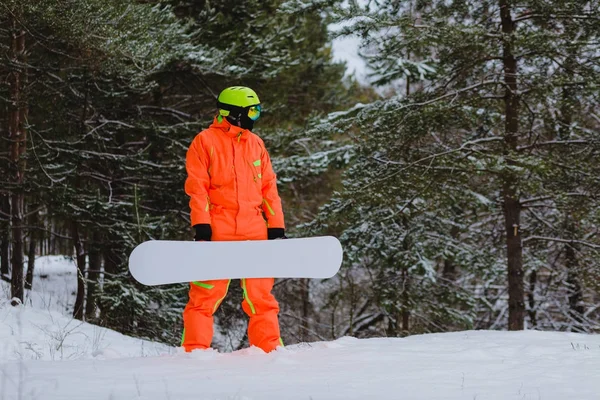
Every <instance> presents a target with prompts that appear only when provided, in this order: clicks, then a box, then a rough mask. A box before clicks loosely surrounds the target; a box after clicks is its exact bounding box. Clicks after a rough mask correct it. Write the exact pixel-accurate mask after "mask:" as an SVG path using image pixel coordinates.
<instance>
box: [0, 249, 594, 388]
mask: <svg viewBox="0 0 600 400" xmlns="http://www.w3.org/2000/svg"><path fill="white" fill-rule="evenodd" d="M50 261H51V260H48V262H49V263H50ZM55 265H56V270H59V269H60V268H59V266H60V265H62V266H63V267H64V262H63V264H61V263H60V262H59V263H57V264H55ZM69 268H70V267H65V268H64V269H63V275H64V276H63V281H64V280H65V279H67V278H66V277H68V276H69V275H70V274H71V273H69V272H68V271H69ZM52 275H53V272H52V270H51V269H50V270H49V271H48V278H47V279H50V276H52ZM56 275H58V274H56ZM72 278H74V275H73V276H72ZM67 280H68V279H67ZM57 282H61V281H60V280H58V279H57ZM60 284H62V283H60ZM70 284H71V283H69V284H68V285H70ZM57 285H58V284H57ZM68 285H67V286H65V287H70V286H68ZM50 286H52V285H50ZM36 287H39V286H34V293H35V292H36ZM0 289H2V290H0V292H6V284H4V283H3V284H2V287H1V288H0ZM46 289H49V288H48V285H46ZM55 289H56V288H54V289H52V290H51V291H52V293H53V296H55V298H60V297H61V296H60V293H59V290H55ZM37 295H38V296H39V298H40V299H45V297H46V296H47V295H45V294H44V293H43V292H38V293H37ZM4 297H5V298H6V300H1V301H0V400H12V399H15V400H16V399H18V400H25V399H43V400H45V399H61V400H62V399H115V400H117V399H195V400H196V399H204V400H208V399H211V400H217V399H219V400H257V399H265V400H276V399H277V400H280V399H298V400H300V399H302V400H310V399H312V400H327V399H386V400H387V399H452V400H454V399H465V400H467V399H468V400H473V399H477V400H482V399H502V400H503V399H531V400H539V399H541V400H549V399H550V400H552V399H555V400H559V399H560V400H564V399H577V400H588V399H589V400H596V399H600V335H582V334H575V333H559V332H537V331H523V332H489V331H468V332H456V333H443V334H430V335H419V336H411V337H408V338H403V339H400V338H379V339H360V340H359V339H354V338H349V337H346V338H341V339H338V340H336V341H332V342H318V343H309V344H298V345H291V346H288V347H286V348H285V349H280V350H278V351H275V352H273V353H270V354H265V353H263V352H262V351H261V350H259V349H256V348H250V349H244V350H240V351H236V352H232V353H218V352H216V351H204V352H194V353H191V354H186V353H182V352H181V351H180V350H179V349H175V348H172V347H168V346H165V345H161V344H157V343H151V342H147V341H141V340H138V339H133V338H129V337H126V336H123V335H121V334H119V333H116V332H113V331H110V330H107V329H104V328H99V327H95V326H93V325H89V324H86V323H81V322H79V321H74V320H72V319H71V318H70V317H69V316H68V315H63V314H61V313H60V312H58V311H57V310H56V309H52V308H53V306H52V304H57V303H58V301H57V302H54V303H50V305H48V300H43V301H42V300H40V302H36V301H35V300H33V301H32V302H31V303H32V304H33V306H29V305H25V306H22V307H16V308H14V307H11V306H10V305H8V300H7V297H6V296H4ZM40 305H42V306H41V307H39V306H40ZM58 308H60V307H58ZM68 312H70V310H68ZM67 314H68V313H67Z"/></svg>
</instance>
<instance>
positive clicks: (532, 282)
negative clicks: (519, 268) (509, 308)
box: [527, 270, 537, 328]
mask: <svg viewBox="0 0 600 400" xmlns="http://www.w3.org/2000/svg"><path fill="white" fill-rule="evenodd" d="M536 284H537V271H536V270H533V271H531V275H529V293H528V294H527V301H528V303H529V310H528V313H529V320H530V321H531V326H532V327H534V328H535V327H536V326H537V311H536V310H535V286H536Z"/></svg>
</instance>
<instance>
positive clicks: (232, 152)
mask: <svg viewBox="0 0 600 400" xmlns="http://www.w3.org/2000/svg"><path fill="white" fill-rule="evenodd" d="M217 107H218V114H217V116H216V117H215V119H214V121H213V123H212V124H211V125H210V127H209V128H208V129H206V130H204V131H202V132H200V133H199V134H198V135H197V136H196V137H195V138H194V140H193V142H192V144H191V145H190V147H189V149H188V152H187V156H186V169H187V174H188V176H187V180H186V182H185V191H186V193H187V194H188V196H190V208H191V222H192V226H193V228H194V230H195V236H194V240H196V241H210V240H214V241H225V240H227V241H238V240H240V241H241V240H265V239H269V240H272V239H280V238H285V224H284V218H283V211H282V206H281V198H280V197H279V194H278V192H277V181H276V176H275V173H274V172H273V167H272V165H271V159H270V157H269V153H268V152H267V150H266V148H265V144H264V142H263V141H262V139H261V138H259V137H258V136H257V135H256V134H254V133H252V132H251V130H252V129H253V127H254V122H255V121H256V120H257V119H258V118H259V117H260V112H261V105H260V100H259V99H258V96H257V94H256V93H255V92H254V90H252V89H250V88H247V87H243V86H234V87H229V88H227V89H225V90H223V91H222V92H221V94H219V98H218V100H217ZM242 262H243V261H242ZM247 267H248V268H252V265H248V266H247ZM214 268H219V266H218V265H215V266H214ZM230 282H231V280H214V281H203V282H191V283H190V292H189V302H188V304H187V305H186V307H185V310H184V311H183V328H184V329H183V335H182V340H181V345H182V346H183V347H184V349H185V351H187V352H190V351H192V350H195V349H207V348H209V347H210V345H211V342H212V336H213V314H214V313H215V312H216V311H217V308H218V307H219V305H220V304H221V302H222V301H223V299H224V298H225V296H226V294H227V290H228V288H229V284H230ZM273 283H274V279H273V278H253V279H242V280H241V285H242V289H243V292H244V300H243V302H242V308H243V309H244V311H245V312H246V314H248V316H249V317H250V321H249V323H248V339H249V341H250V345H254V346H257V347H259V348H261V349H262V350H264V351H265V352H270V351H272V350H274V349H275V348H277V347H278V346H283V342H282V340H281V337H280V332H279V321H278V317H277V314H278V313H279V305H278V303H277V301H276V300H275V297H274V296H273V294H272V293H271V290H272V288H273Z"/></svg>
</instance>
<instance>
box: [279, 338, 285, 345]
mask: <svg viewBox="0 0 600 400" xmlns="http://www.w3.org/2000/svg"><path fill="white" fill-rule="evenodd" d="M279 343H281V346H282V347H285V345H284V344H283V339H282V338H279Z"/></svg>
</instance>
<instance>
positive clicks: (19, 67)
mask: <svg viewBox="0 0 600 400" xmlns="http://www.w3.org/2000/svg"><path fill="white" fill-rule="evenodd" d="M9 57H10V62H11V72H10V74H9V77H8V81H9V86H10V106H9V117H8V118H9V123H8V137H9V142H10V163H11V174H10V175H11V181H12V182H11V183H12V184H13V185H14V188H13V191H12V195H11V220H12V239H13V249H12V250H13V251H12V275H11V297H12V298H13V299H15V301H14V302H13V304H18V301H20V302H23V295H24V287H23V207H24V196H23V191H22V184H23V179H24V175H25V158H24V155H25V148H26V147H25V146H26V141H27V137H26V130H25V125H26V121H27V113H28V109H27V104H26V99H25V95H24V93H23V88H24V87H25V86H26V81H27V71H26V70H25V68H24V67H23V65H24V62H25V31H24V30H23V29H22V28H21V27H19V26H18V24H17V19H16V18H13V19H12V34H11V43H10V53H9ZM17 299H18V301H17Z"/></svg>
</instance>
